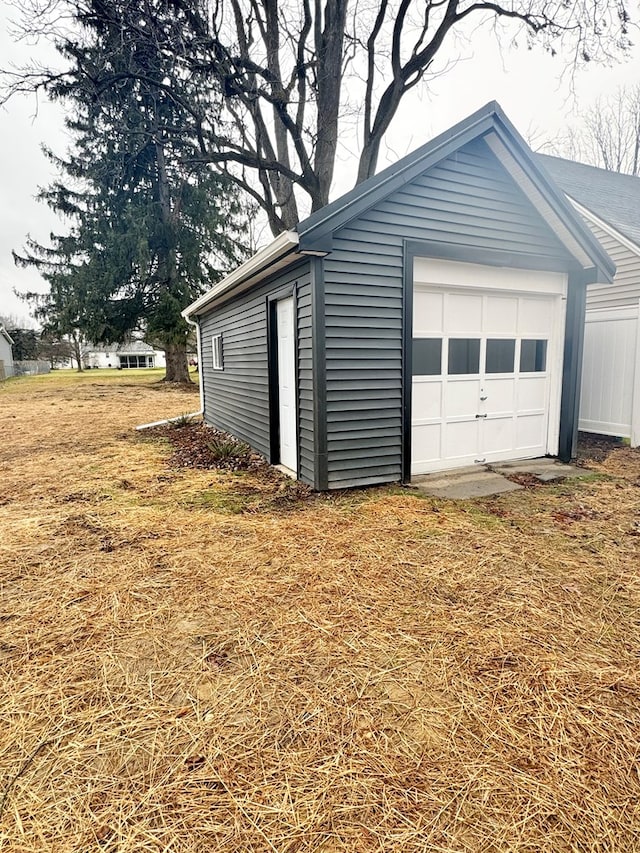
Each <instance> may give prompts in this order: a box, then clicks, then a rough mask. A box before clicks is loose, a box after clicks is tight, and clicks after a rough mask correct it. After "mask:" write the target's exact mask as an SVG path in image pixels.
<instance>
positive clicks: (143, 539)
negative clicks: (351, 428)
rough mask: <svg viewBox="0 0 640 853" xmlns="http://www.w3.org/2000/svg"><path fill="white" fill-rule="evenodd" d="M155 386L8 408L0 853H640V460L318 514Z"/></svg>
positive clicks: (139, 379) (370, 498)
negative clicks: (218, 465) (202, 433)
mask: <svg viewBox="0 0 640 853" xmlns="http://www.w3.org/2000/svg"><path fill="white" fill-rule="evenodd" d="M157 380H158V375H157V374H155V373H146V372H143V371H123V372H117V371H91V372H90V373H87V374H85V375H83V376H77V375H76V374H73V373H71V372H62V371H60V372H58V373H56V374H51V375H49V376H46V377H33V378H29V377H27V378H23V379H17V380H11V381H9V382H7V383H5V384H4V385H1V386H0V435H1V436H2V442H1V446H0V472H1V477H2V479H1V482H2V490H1V492H0V590H1V599H0V672H1V678H2V684H1V689H0V786H1V788H0V812H1V818H0V849H2V850H7V851H12V853H14V851H15V853H22V851H24V853H26V851H39V853H42V851H55V853H66V851H74V853H75V851H78V853H85V851H112V853H128V851H158V853H159V851H171V853H174V851H175V853H178V851H185V853H186V851H202V853H204V851H207V853H210V851H278V853H285V851H318V853H320V851H323V853H338V851H353V853H356V851H357V853H369V851H398V853H400V851H403V853H404V851H409V853H413V851H416V853H417V851H452V853H453V851H456V853H461V851H505V853H506V851H509V852H511V851H527V853H533V851H550V853H551V851H554V853H557V852H558V851H567V853H568V851H573V853H583V851H585V853H586V851H637V850H638V847H639V843H640V842H639V841H638V839H639V838H640V764H639V761H640V677H639V676H640V630H639V629H640V521H639V514H638V508H639V506H640V452H638V451H632V450H629V449H628V448H624V447H619V448H617V449H614V450H613V451H611V452H603V453H601V454H599V456H600V457H601V458H600V459H599V461H597V462H592V463H591V465H590V470H585V478H584V479H582V480H579V481H572V482H567V483H565V484H560V485H547V486H539V487H535V488H527V489H524V490H522V491H519V492H515V493H510V494H508V495H503V496H500V497H497V498H488V499H482V500H477V501H474V502H448V501H439V500H436V499H425V498H422V497H419V496H417V495H416V494H415V493H413V492H412V491H410V490H406V489H401V488H399V487H393V488H387V489H372V490H366V491H358V492H344V493H341V494H338V495H331V496H323V495H312V494H309V493H307V492H306V491H305V490H303V489H296V488H295V484H292V483H291V482H290V481H288V480H285V479H282V478H280V477H279V475H276V474H273V473H269V472H265V471H264V470H263V469H260V468H258V469H256V470H254V471H250V472H246V471H223V470H206V469H205V470H202V469H193V468H184V467H177V464H176V463H175V461H173V462H172V459H174V450H173V449H172V446H171V445H170V444H169V443H168V442H167V440H166V438H163V437H162V436H158V435H157V434H140V433H136V432H135V430H134V427H135V425H136V424H140V423H145V422H149V421H155V420H158V419H160V418H164V417H170V416H176V415H180V414H181V413H184V412H190V411H193V410H194V409H197V408H198V404H199V401H198V395H197V393H195V391H194V392H190V391H181V390H176V389H175V388H168V387H164V386H163V385H162V384H159V383H158V382H157Z"/></svg>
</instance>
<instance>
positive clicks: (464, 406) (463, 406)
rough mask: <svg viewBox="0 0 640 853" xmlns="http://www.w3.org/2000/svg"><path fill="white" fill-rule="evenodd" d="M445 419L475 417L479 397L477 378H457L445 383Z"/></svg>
mask: <svg viewBox="0 0 640 853" xmlns="http://www.w3.org/2000/svg"><path fill="white" fill-rule="evenodd" d="M445 394H446V400H445V405H446V415H445V417H446V419H447V420H448V419H449V418H460V417H475V415H476V414H477V412H478V411H479V409H478V400H479V397H480V380H479V379H462V380H461V379H457V380H449V381H448V382H447V383H446V390H445Z"/></svg>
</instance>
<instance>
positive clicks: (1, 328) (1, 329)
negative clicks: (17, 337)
mask: <svg viewBox="0 0 640 853" xmlns="http://www.w3.org/2000/svg"><path fill="white" fill-rule="evenodd" d="M0 335H2V337H3V338H4V339H5V340H6V341H7V343H8V344H9V346H13V344H14V340H13V338H12V337H11V335H10V334H9V332H7V330H6V329H5V327H4V326H3V325H2V324H0Z"/></svg>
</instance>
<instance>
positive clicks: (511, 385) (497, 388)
mask: <svg viewBox="0 0 640 853" xmlns="http://www.w3.org/2000/svg"><path fill="white" fill-rule="evenodd" d="M480 396H481V397H486V398H487V399H486V400H483V401H481V402H482V403H483V404H484V405H483V406H482V411H483V412H487V413H488V414H497V413H498V412H509V413H511V412H513V410H514V408H515V401H516V382H515V379H513V378H509V379H485V381H484V382H483V383H482V393H481V395H480Z"/></svg>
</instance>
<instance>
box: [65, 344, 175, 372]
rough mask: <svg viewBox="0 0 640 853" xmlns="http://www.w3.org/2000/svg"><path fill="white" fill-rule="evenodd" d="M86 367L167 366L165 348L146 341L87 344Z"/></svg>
mask: <svg viewBox="0 0 640 853" xmlns="http://www.w3.org/2000/svg"><path fill="white" fill-rule="evenodd" d="M82 366H83V367H85V368H97V367H116V368H122V369H129V368H148V367H166V361H165V355H164V352H163V350H159V349H154V348H153V347H152V346H151V345H150V344H147V343H145V342H144V341H129V342H128V343H125V344H86V345H85V346H84V347H83V349H82Z"/></svg>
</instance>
